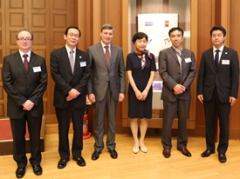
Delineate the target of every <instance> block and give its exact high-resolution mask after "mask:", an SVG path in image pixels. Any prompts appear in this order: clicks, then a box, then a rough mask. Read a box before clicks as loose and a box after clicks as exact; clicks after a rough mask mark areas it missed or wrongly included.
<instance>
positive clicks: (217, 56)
mask: <svg viewBox="0 0 240 179" xmlns="http://www.w3.org/2000/svg"><path fill="white" fill-rule="evenodd" d="M215 52H216V54H215V58H214V62H215V66H216V67H217V66H218V60H219V52H220V50H218V49H217V50H215Z"/></svg>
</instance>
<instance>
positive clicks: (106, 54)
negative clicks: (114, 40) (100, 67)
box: [104, 45, 111, 65]
mask: <svg viewBox="0 0 240 179" xmlns="http://www.w3.org/2000/svg"><path fill="white" fill-rule="evenodd" d="M104 48H105V49H106V51H105V58H106V62H107V64H108V65H109V64H110V58H111V55H110V52H109V46H108V45H106V46H104Z"/></svg>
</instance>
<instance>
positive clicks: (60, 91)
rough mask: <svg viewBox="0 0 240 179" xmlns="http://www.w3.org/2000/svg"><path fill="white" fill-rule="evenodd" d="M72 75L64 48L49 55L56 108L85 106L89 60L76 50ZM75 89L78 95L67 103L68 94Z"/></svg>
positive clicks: (85, 54)
mask: <svg viewBox="0 0 240 179" xmlns="http://www.w3.org/2000/svg"><path fill="white" fill-rule="evenodd" d="M75 55H76V56H75V66H74V73H73V74H72V70H71V65H70V61H69V58H68V52H67V50H66V48H65V47H62V48H59V49H56V50H54V51H53V52H52V53H51V62H50V65H51V74H52V78H53V80H54V81H55V86H54V106H55V107H57V108H67V107H69V106H71V107H73V108H84V107H85V106H86V93H87V83H88V79H89V60H88V55H87V53H86V52H83V51H81V50H79V49H76V53H75ZM72 88H75V89H76V90H78V91H79V92H80V95H79V96H78V97H77V98H76V99H74V100H72V101H70V102H68V101H66V97H67V96H68V92H69V91H70V90H71V89H72Z"/></svg>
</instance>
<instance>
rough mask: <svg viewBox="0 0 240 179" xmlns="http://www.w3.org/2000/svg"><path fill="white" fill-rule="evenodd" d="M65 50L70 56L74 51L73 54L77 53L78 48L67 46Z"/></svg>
mask: <svg viewBox="0 0 240 179" xmlns="http://www.w3.org/2000/svg"><path fill="white" fill-rule="evenodd" d="M65 48H66V50H67V52H68V54H69V53H70V52H71V51H72V50H73V53H75V52H76V47H75V48H70V47H69V46H67V45H65Z"/></svg>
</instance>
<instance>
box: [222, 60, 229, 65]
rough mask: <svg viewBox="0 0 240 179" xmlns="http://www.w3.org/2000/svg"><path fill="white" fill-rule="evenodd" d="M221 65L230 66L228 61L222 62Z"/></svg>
mask: <svg viewBox="0 0 240 179" xmlns="http://www.w3.org/2000/svg"><path fill="white" fill-rule="evenodd" d="M222 65H230V60H222Z"/></svg>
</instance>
